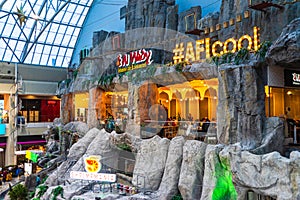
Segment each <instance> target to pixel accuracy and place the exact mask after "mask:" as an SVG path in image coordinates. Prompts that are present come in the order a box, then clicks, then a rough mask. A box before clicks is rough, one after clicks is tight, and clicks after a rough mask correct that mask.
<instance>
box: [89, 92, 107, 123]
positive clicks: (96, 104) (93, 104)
mask: <svg viewBox="0 0 300 200" xmlns="http://www.w3.org/2000/svg"><path fill="white" fill-rule="evenodd" d="M104 117H105V91H104V90H101V89H100V88H98V87H94V88H92V89H90V90H89V112H88V119H87V124H88V126H89V128H92V127H98V125H99V120H100V119H103V118H104Z"/></svg>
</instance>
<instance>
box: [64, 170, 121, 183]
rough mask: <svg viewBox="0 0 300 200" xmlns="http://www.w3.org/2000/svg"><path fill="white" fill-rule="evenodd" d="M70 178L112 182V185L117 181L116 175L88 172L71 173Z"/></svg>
mask: <svg viewBox="0 0 300 200" xmlns="http://www.w3.org/2000/svg"><path fill="white" fill-rule="evenodd" d="M70 177H71V178H72V179H81V180H91V181H102V182H111V183H114V182H116V180H117V176H116V174H107V173H88V172H80V171H71V172H70Z"/></svg>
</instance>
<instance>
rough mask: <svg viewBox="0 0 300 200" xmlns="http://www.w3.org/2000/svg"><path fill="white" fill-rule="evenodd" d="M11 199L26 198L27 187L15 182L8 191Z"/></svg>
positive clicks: (19, 199) (24, 199) (23, 199)
mask: <svg viewBox="0 0 300 200" xmlns="http://www.w3.org/2000/svg"><path fill="white" fill-rule="evenodd" d="M8 195H9V197H10V199H11V200H26V199H27V195H28V190H27V188H26V187H25V186H24V185H22V184H17V185H16V186H14V187H13V188H12V190H11V191H9V192H8Z"/></svg>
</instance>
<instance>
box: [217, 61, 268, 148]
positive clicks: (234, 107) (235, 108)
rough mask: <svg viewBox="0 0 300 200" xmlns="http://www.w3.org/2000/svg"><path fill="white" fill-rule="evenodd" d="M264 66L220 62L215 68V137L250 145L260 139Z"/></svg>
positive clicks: (227, 141)
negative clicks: (217, 97)
mask: <svg viewBox="0 0 300 200" xmlns="http://www.w3.org/2000/svg"><path fill="white" fill-rule="evenodd" d="M264 69H265V68H264V67H263V66H261V67H255V66H245V65H241V66H222V67H221V68H220V70H219V102H218V110H217V113H218V116H217V121H218V128H217V130H218V131H217V133H218V134H217V135H218V141H219V142H220V143H223V144H234V143H236V142H241V145H242V147H243V148H244V149H248V150H249V149H254V148H256V147H258V146H259V145H260V144H261V141H262V139H263V124H264V122H265V99H264V97H265V95H264V85H265V84H264V83H265V79H266V78H265V77H264V74H265V71H264Z"/></svg>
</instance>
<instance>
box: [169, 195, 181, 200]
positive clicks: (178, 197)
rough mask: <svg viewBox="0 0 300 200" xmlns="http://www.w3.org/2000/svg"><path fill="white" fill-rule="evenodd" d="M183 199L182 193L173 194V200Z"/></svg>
mask: <svg viewBox="0 0 300 200" xmlns="http://www.w3.org/2000/svg"><path fill="white" fill-rule="evenodd" d="M182 199H183V198H182V196H181V194H177V195H175V196H173V197H172V199H171V200H182Z"/></svg>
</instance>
